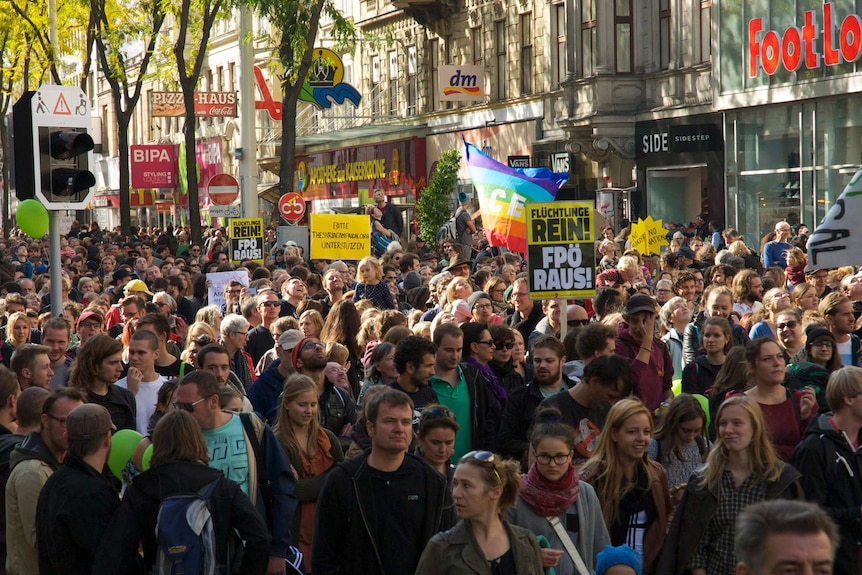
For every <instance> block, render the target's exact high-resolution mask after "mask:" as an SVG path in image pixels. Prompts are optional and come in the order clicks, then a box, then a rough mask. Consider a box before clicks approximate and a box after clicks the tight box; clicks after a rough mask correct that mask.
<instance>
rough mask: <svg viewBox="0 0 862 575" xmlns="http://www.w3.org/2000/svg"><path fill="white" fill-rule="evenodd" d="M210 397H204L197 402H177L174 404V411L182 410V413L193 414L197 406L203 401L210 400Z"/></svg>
mask: <svg viewBox="0 0 862 575" xmlns="http://www.w3.org/2000/svg"><path fill="white" fill-rule="evenodd" d="M209 397H212V396H209ZM209 397H202V398H200V399H199V400H197V401H192V402H187V401H175V402H174V409H180V410H182V411H187V412H189V413H191V412H193V411H194V410H195V406H196V405H197V404H199V403H200V402H202V401H206V400H207V399H209Z"/></svg>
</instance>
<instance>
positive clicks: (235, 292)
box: [225, 289, 242, 295]
mask: <svg viewBox="0 0 862 575" xmlns="http://www.w3.org/2000/svg"><path fill="white" fill-rule="evenodd" d="M225 293H229V294H230V295H239V294H240V293H242V290H241V289H232V290H227V291H226V292H225Z"/></svg>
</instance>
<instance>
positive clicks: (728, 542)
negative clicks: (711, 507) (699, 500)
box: [688, 471, 766, 575]
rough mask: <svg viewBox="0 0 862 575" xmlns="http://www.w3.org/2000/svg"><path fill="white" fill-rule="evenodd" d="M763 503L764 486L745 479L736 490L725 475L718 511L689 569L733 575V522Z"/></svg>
mask: <svg viewBox="0 0 862 575" xmlns="http://www.w3.org/2000/svg"><path fill="white" fill-rule="evenodd" d="M764 499H766V484H765V483H755V481H754V478H753V477H752V476H751V475H749V476H748V477H746V478H745V481H743V482H742V485H740V486H739V487H737V486H736V482H735V481H734V479H733V474H732V473H731V472H730V471H725V472H724V475H723V476H722V478H721V494H720V495H719V497H718V508H717V509H716V510H715V514H714V515H713V516H712V519H710V521H709V526H708V527H707V528H706V533H704V534H703V538H702V539H701V540H700V543H699V544H698V546H697V551H696V552H695V554H694V556H693V557H692V559H691V562H690V563H689V565H688V567H689V569H698V568H700V569H706V572H707V573H709V575H733V574H734V573H735V572H736V555H735V554H734V552H733V538H734V536H735V534H736V518H737V517H738V516H739V514H740V513H741V512H742V510H743V509H745V508H746V507H748V506H749V505H751V504H752V503H757V502H759V501H763V500H764Z"/></svg>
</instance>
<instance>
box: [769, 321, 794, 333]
mask: <svg viewBox="0 0 862 575" xmlns="http://www.w3.org/2000/svg"><path fill="white" fill-rule="evenodd" d="M797 325H799V322H798V321H788V322H787V323H779V324H778V325H776V326H775V327H777V328H778V330H779V331H781V330H783V329H794V328H795V327H796V326H797Z"/></svg>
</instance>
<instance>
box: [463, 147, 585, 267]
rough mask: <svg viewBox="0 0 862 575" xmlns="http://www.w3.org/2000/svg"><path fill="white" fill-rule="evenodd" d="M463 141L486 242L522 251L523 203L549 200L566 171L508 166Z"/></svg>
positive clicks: (524, 248) (524, 241)
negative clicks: (477, 197)
mask: <svg viewBox="0 0 862 575" xmlns="http://www.w3.org/2000/svg"><path fill="white" fill-rule="evenodd" d="M464 145H465V146H466V147H467V167H468V168H469V170H470V177H471V178H472V179H473V186H474V187H475V188H476V192H477V193H478V196H479V207H480V208H481V210H482V227H484V229H485V236H486V237H487V238H488V242H489V243H490V244H491V245H492V246H498V247H505V248H509V249H510V250H512V251H514V252H518V253H525V252H526V251H527V219H526V212H525V209H524V208H525V205H526V204H527V203H528V202H550V201H553V200H554V198H555V197H557V191H559V189H560V187H562V185H563V184H565V183H566V180H567V179H568V178H569V175H568V174H557V173H554V172H552V171H550V170H549V169H547V168H524V169H515V168H510V167H508V166H506V165H504V164H501V163H500V162H498V161H496V160H495V159H493V158H491V157H489V156H486V155H485V154H483V153H482V152H481V151H480V150H479V148H477V147H476V146H474V145H473V144H470V143H468V142H466V141H465V142H464Z"/></svg>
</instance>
